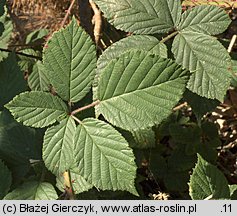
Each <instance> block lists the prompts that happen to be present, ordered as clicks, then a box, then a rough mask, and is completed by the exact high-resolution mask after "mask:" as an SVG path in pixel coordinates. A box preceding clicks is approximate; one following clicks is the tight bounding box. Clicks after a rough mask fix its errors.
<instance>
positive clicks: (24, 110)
mask: <svg viewBox="0 0 237 216" xmlns="http://www.w3.org/2000/svg"><path fill="white" fill-rule="evenodd" d="M5 106H6V108H7V109H9V110H10V112H11V113H12V115H13V116H14V118H15V119H16V120H17V121H19V122H22V123H23V124H24V125H26V126H31V127H39V128H42V127H46V126H49V125H51V124H53V123H54V122H56V121H57V120H60V118H62V117H64V116H66V115H67V111H68V109H67V106H66V104H65V103H64V102H63V101H62V100H61V99H60V98H59V97H57V96H53V95H52V94H50V93H46V92H37V91H32V92H24V93H21V94H19V95H17V96H16V97H14V98H13V100H12V101H10V102H9V103H8V104H7V105H5Z"/></svg>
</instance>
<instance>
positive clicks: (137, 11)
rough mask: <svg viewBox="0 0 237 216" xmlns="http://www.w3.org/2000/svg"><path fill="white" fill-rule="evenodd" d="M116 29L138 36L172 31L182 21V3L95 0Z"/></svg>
mask: <svg viewBox="0 0 237 216" xmlns="http://www.w3.org/2000/svg"><path fill="white" fill-rule="evenodd" d="M95 2H96V3H97V4H98V6H99V7H100V9H101V10H102V11H103V12H104V14H105V17H106V18H107V19H108V21H109V22H110V23H111V24H113V25H114V26H115V27H116V28H118V29H121V30H123V31H127V32H134V33H136V34H155V33H165V32H168V31H170V30H171V29H172V28H174V27H175V26H176V24H177V23H179V21H180V17H181V2H180V1H177V0H159V1H157V0H120V1H117V0H95Z"/></svg>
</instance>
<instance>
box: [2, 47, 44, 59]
mask: <svg viewBox="0 0 237 216" xmlns="http://www.w3.org/2000/svg"><path fill="white" fill-rule="evenodd" d="M0 51H2V52H8V53H13V52H14V53H15V54H17V55H21V56H25V57H29V58H34V59H37V60H42V58H41V57H39V56H34V55H30V54H26V53H22V52H17V51H13V50H9V49H4V48H0Z"/></svg>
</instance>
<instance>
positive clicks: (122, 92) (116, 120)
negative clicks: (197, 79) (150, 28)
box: [97, 51, 188, 130]
mask: <svg viewBox="0 0 237 216" xmlns="http://www.w3.org/2000/svg"><path fill="white" fill-rule="evenodd" d="M187 79H188V73H187V71H184V70H182V69H181V67H180V66H178V65H177V64H176V63H174V62H173V61H172V60H168V59H163V58H160V57H159V56H156V55H149V53H147V52H142V51H130V52H127V53H125V54H123V55H121V56H120V57H119V58H118V59H115V60H113V61H111V62H110V63H109V64H108V65H107V66H106V67H105V68H104V70H103V71H102V72H101V76H100V78H99V86H98V98H99V100H100V103H99V105H98V106H97V109H98V111H99V112H100V113H102V114H103V116H104V117H105V118H106V120H108V121H109V122H110V123H112V124H114V125H115V126H118V127H121V128H123V129H125V130H135V129H139V128H146V127H151V126H153V125H154V124H159V123H160V122H161V121H162V120H163V119H165V118H166V117H168V115H169V114H171V112H172V108H173V107H174V106H175V104H176V103H177V102H178V101H179V100H180V99H181V97H182V94H183V92H184V90H185V85H186V81H187Z"/></svg>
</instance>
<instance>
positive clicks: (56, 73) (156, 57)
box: [0, 0, 236, 199]
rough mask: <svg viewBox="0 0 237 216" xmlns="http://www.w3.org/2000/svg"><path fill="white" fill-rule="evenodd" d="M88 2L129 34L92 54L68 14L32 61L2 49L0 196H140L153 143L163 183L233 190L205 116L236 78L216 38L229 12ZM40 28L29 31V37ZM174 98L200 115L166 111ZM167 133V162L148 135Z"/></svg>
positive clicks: (146, 0) (123, 0) (130, 0)
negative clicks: (94, 192) (192, 120)
mask: <svg viewBox="0 0 237 216" xmlns="http://www.w3.org/2000/svg"><path fill="white" fill-rule="evenodd" d="M1 2H3V1H1ZM95 3H96V4H97V5H98V7H99V8H100V9H101V10H102V12H103V13H104V16H105V17H106V18H107V20H108V21H109V22H110V23H111V24H112V25H114V27H115V28H117V29H120V30H123V31H125V32H130V33H131V34H132V35H131V36H128V37H126V38H123V39H121V40H120V41H118V42H115V43H113V44H112V45H111V46H110V47H108V48H107V49H106V50H105V51H104V52H103V53H102V54H101V55H100V56H99V58H98V59H97V50H96V46H95V44H94V42H93V40H92V39H91V37H90V36H89V35H88V34H87V33H86V32H85V31H84V30H83V28H82V27H80V26H79V25H78V23H77V20H76V18H75V17H73V18H72V20H71V22H70V23H69V24H68V25H67V26H66V27H65V28H62V29H60V30H59V31H57V32H55V33H54V34H53V35H52V37H51V38H50V39H49V40H48V42H47V45H46V46H45V47H44V49H43V52H42V61H41V60H37V59H32V58H31V57H30V55H35V56H37V57H38V59H40V58H41V53H39V52H37V51H34V50H24V53H25V54H26V55H25V56H22V55H21V56H20V55H19V57H16V55H17V53H16V55H15V54H9V55H7V53H6V52H1V53H0V60H1V62H0V88H1V95H0V108H1V112H0V142H1V143H0V158H1V159H2V161H0V172H1V175H0V176H1V177H0V182H1V184H0V198H4V199H57V198H58V195H59V194H60V193H59V190H60V191H62V192H63V191H66V193H67V194H68V196H69V198H70V199H76V198H77V197H78V198H80V194H81V193H82V192H85V191H88V190H90V189H91V188H93V187H94V188H97V189H98V190H102V191H104V190H110V191H127V192H130V193H131V194H133V195H135V196H141V197H143V195H142V192H141V189H140V188H139V184H138V183H139V178H138V177H139V175H138V174H137V166H138V165H137V164H139V160H140V161H141V158H140V159H139V153H138V149H140V151H142V152H146V151H147V150H148V149H154V150H152V153H151V155H150V158H149V159H150V161H149V162H150V165H149V166H150V167H149V169H150V170H151V172H152V173H153V175H154V176H155V178H157V179H160V180H162V181H163V182H164V184H165V188H166V190H167V191H168V192H170V191H171V192H172V191H180V192H181V191H185V190H187V189H188V188H189V195H190V196H191V198H192V199H206V198H213V199H222V198H224V199H231V196H232V194H234V191H235V189H236V187H235V186H231V187H229V186H228V182H227V180H226V178H225V176H224V174H223V173H222V172H221V171H220V170H218V168H217V167H216V159H217V151H216V148H217V147H218V146H220V145H221V142H220V140H219V138H218V132H217V128H216V127H215V125H214V124H212V123H210V122H205V121H203V120H202V117H203V116H204V115H205V114H206V113H207V112H209V111H211V110H212V109H214V108H215V107H216V106H217V105H218V103H219V102H223V100H224V97H225V94H226V92H227V90H228V88H229V86H230V82H231V79H232V76H233V72H232V68H231V64H232V62H231V58H230V56H229V53H228V52H227V50H226V48H225V47H224V46H223V45H222V44H221V43H220V42H219V41H218V40H217V38H216V37H214V36H213V35H218V34H220V33H223V32H224V31H225V30H226V29H227V28H228V26H229V24H230V22H231V20H230V18H229V16H228V15H227V14H226V13H225V11H224V10H223V9H221V8H219V7H217V6H210V5H205V6H197V7H193V8H191V9H188V10H186V11H185V12H183V13H182V6H181V1H178V0H159V1H156V0H120V1H117V0H95ZM0 15H1V18H0V21H1V24H2V25H0V29H1V34H0V35H1V41H0V48H2V49H5V48H6V44H7V43H8V41H9V38H10V36H9V35H10V32H11V29H12V24H11V21H10V20H9V18H8V16H7V13H6V12H4V4H1V8H0ZM1 26H2V27H1ZM46 34H47V33H45V30H44V31H43V32H34V35H35V36H34V39H35V38H36V39H40V38H41V37H43V36H45V35H46ZM32 35H33V34H32ZM39 35H42V36H39ZM31 37H32V36H29V37H28V39H27V43H30V42H31ZM170 51H171V52H170ZM27 55H29V56H27ZM29 67H31V68H32V72H31V73H30V75H29V76H28V78H27V80H26V79H24V76H23V73H22V70H23V69H24V68H29ZM91 89H92V90H91ZM180 101H186V102H187V103H188V104H189V105H190V106H191V108H192V110H193V112H194V113H195V115H196V118H197V120H198V123H197V124H192V125H191V126H190V124H188V123H187V119H186V118H185V117H180V115H179V114H177V112H175V111H174V110H175V109H174V110H173V108H174V107H175V106H176V105H177V104H178V103H179V102H180ZM8 111H10V113H11V115H10V113H9V112H8ZM12 116H13V117H14V119H15V120H16V121H15V120H14V119H13V117H12ZM40 128H41V129H40ZM165 135H168V136H170V137H171V139H172V140H173V142H174V143H176V145H177V148H175V150H174V151H173V153H172V154H171V156H170V157H169V158H168V159H167V160H166V159H164V157H162V154H161V153H160V152H161V151H162V150H161V147H160V144H157V143H156V142H157V140H161V138H162V136H165ZM42 137H43V138H42ZM40 143H43V146H42V152H41V145H40ZM41 159H42V160H43V162H44V163H42V161H41ZM135 160H136V162H137V163H136V162H135ZM45 168H47V170H49V171H50V172H51V173H53V174H54V176H55V178H56V183H55V182H54V180H52V179H51V178H47V175H49V174H48V173H47V170H46V169H45ZM190 170H193V172H192V175H191V178H190V174H189V171H190ZM32 173H34V175H33V174H32ZM23 179H24V182H23V183H22V180H23ZM26 179H27V180H26ZM174 180H175V181H174ZM187 182H189V184H187ZM177 186H178V187H179V188H177ZM56 188H57V189H56ZM77 194H79V195H78V196H77ZM126 198H127V197H126ZM232 198H233V197H232Z"/></svg>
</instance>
